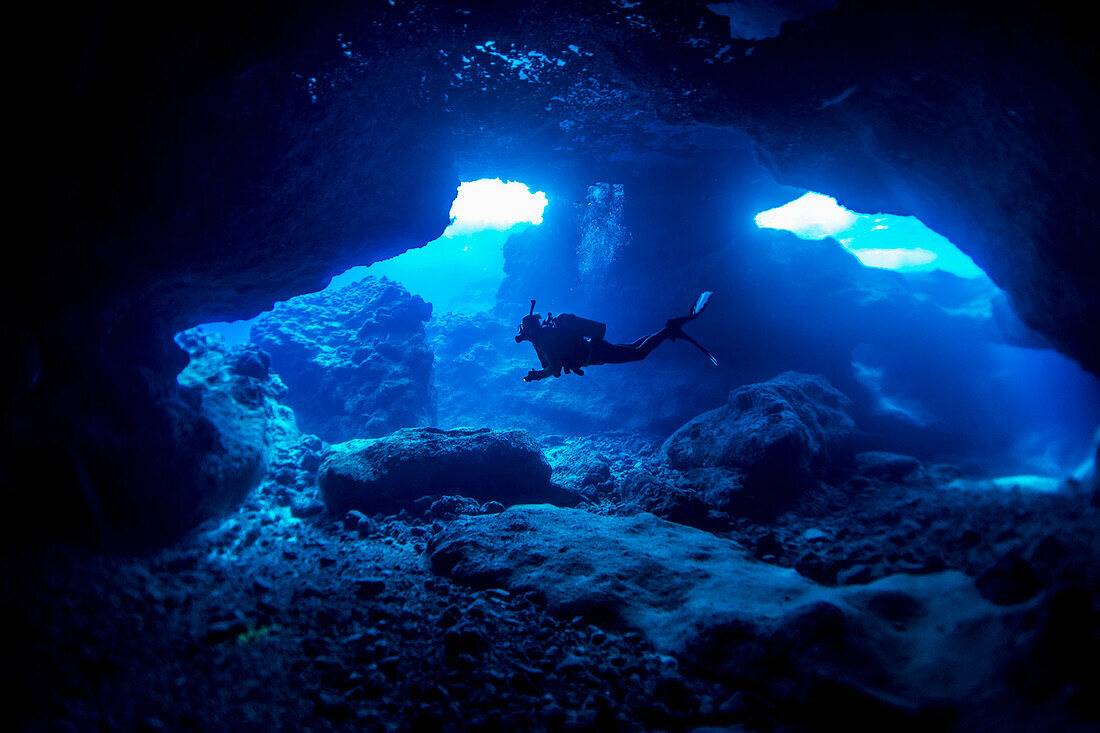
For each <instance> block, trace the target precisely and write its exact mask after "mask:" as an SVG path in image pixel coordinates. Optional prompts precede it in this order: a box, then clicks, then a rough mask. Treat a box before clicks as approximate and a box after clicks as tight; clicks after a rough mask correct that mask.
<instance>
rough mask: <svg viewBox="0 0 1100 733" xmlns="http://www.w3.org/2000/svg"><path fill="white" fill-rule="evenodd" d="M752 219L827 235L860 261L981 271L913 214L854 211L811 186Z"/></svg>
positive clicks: (804, 234) (961, 273) (972, 274)
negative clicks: (792, 198) (800, 194)
mask: <svg viewBox="0 0 1100 733" xmlns="http://www.w3.org/2000/svg"><path fill="white" fill-rule="evenodd" d="M755 221H756V225H757V226H759V227H761V228H769V229H785V230H787V231H789V232H792V233H794V234H795V235H797V236H798V237H800V238H802V239H825V238H827V237H832V238H833V239H835V240H836V241H837V242H838V243H839V244H840V245H841V246H842V247H843V248H844V249H845V251H847V252H849V253H850V254H851V255H852V256H853V257H855V258H856V259H857V260H859V261H860V263H861V264H863V265H864V266H866V267H879V268H882V269H886V270H897V271H899V272H929V271H932V270H943V271H944V272H950V273H951V274H953V275H957V276H958V277H962V278H967V279H976V278H984V277H986V274H985V272H984V271H983V270H982V269H981V268H980V267H978V265H976V264H975V263H974V260H972V259H971V258H970V257H969V256H967V255H966V254H965V253H964V252H962V250H960V249H959V248H958V247H957V246H955V245H954V244H953V243H951V242H950V241H949V240H948V239H947V238H946V237H944V236H943V235H941V234H938V233H937V232H934V231H932V230H931V229H929V228H928V227H927V226H925V225H924V223H923V222H921V221H920V220H919V219H917V218H916V217H913V216H895V215H892V214H860V213H856V212H853V211H850V210H848V209H846V208H844V207H843V206H841V205H840V204H838V203H837V201H836V199H834V198H832V197H831V196H826V195H824V194H821V193H817V192H815V191H807V192H806V193H804V194H803V195H802V196H800V197H798V198H797V199H795V200H793V201H791V202H789V203H787V204H784V205H783V206H779V207H776V208H774V209H768V210H767V211H762V212H760V213H759V214H757V215H756V217H755Z"/></svg>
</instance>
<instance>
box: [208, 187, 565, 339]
mask: <svg viewBox="0 0 1100 733" xmlns="http://www.w3.org/2000/svg"><path fill="white" fill-rule="evenodd" d="M547 203H548V199H547V196H546V193H545V192H542V191H531V190H530V188H529V187H528V186H527V185H526V184H524V183H521V182H519V181H503V180H502V179H500V178H479V179H476V180H472V181H464V182H462V183H460V184H459V186H458V190H457V192H456V194H455V199H454V202H453V203H452V205H451V210H450V218H451V223H450V225H448V227H447V228H446V229H445V230H444V232H443V234H441V235H440V236H439V237H438V238H437V239H435V240H433V241H431V242H428V243H427V244H425V245H424V246H423V247H419V248H414V249H409V250H407V251H405V252H403V253H401V254H399V255H396V256H394V257H391V258H389V259H386V260H381V261H378V262H374V263H372V264H369V265H357V266H355V267H351V268H349V269H347V270H345V271H343V272H341V273H340V274H338V275H335V276H334V277H332V279H331V280H330V281H329V283H328V285H327V286H325V288H324V289H323V290H322V292H332V291H335V290H339V289H340V288H343V287H346V286H347V285H349V284H351V283H355V282H358V281H359V280H362V279H363V278H364V277H372V276H373V277H386V278H389V279H390V280H393V281H395V282H398V283H400V284H401V285H402V286H404V288H405V289H406V290H408V291H409V292H410V293H412V294H413V295H417V296H420V297H421V298H423V299H424V300H425V301H427V302H428V303H431V304H432V306H433V308H434V309H435V310H436V312H447V311H453V310H464V311H468V312H477V311H483V310H488V309H491V308H492V307H493V306H494V305H495V304H496V297H497V289H498V288H499V287H500V283H501V281H502V280H503V279H504V254H503V247H504V244H505V242H507V241H508V238H509V237H511V236H513V235H515V234H519V233H521V232H523V231H524V230H526V229H527V228H528V227H531V226H538V225H539V224H541V223H542V219H543V211H544V210H545V208H546V206H547ZM262 315H263V314H257V315H256V316H253V317H252V318H248V319H244V320H239V321H220V322H211V323H204V324H200V325H199V326H198V328H201V329H202V330H204V331H206V332H208V333H213V334H217V335H218V336H220V337H221V338H222V339H223V340H224V341H225V342H226V343H227V344H230V345H239V344H245V343H247V342H248V340H249V330H250V329H251V328H252V326H253V324H255V323H256V321H257V319H258V318H260V316H262Z"/></svg>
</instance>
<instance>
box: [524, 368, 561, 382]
mask: <svg viewBox="0 0 1100 733" xmlns="http://www.w3.org/2000/svg"><path fill="white" fill-rule="evenodd" d="M560 376H561V367H560V366H559V367H556V368H552V367H546V368H545V369H532V370H531V371H529V372H527V376H526V377H524V378H523V381H525V382H537V381H539V380H540V379H546V378H547V377H560Z"/></svg>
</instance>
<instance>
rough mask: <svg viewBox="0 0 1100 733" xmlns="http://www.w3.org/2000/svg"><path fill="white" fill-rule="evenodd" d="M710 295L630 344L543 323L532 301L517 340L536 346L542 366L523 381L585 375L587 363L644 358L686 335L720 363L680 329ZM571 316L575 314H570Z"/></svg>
mask: <svg viewBox="0 0 1100 733" xmlns="http://www.w3.org/2000/svg"><path fill="white" fill-rule="evenodd" d="M711 295H712V293H710V292H704V293H703V294H702V295H700V296H699V298H697V299H696V301H695V304H694V305H693V306H692V308H691V312H690V313H689V314H688V315H687V316H683V317H679V318H670V319H669V320H668V322H667V323H666V324H665V327H664V328H662V329H661V330H660V331H656V332H654V333H651V334H649V335H648V336H643V337H642V338H640V339H638V340H637V341H634V342H633V343H629V344H613V343H610V342H608V341H606V340H605V339H603V338H592V337H588V338H586V337H585V336H584V335H583V334H581V333H579V332H577V331H575V330H571V329H569V328H559V327H556V326H554V325H549V324H541V323H540V322H539V317H538V315H537V314H535V313H534V309H535V306H534V301H532V302H531V311H532V314H531V315H528V316H527V317H526V318H524V319H523V323H522V324H521V326H520V333H519V335H518V336H516V343H519V342H521V341H530V342H531V345H532V346H534V347H535V353H537V354H538V357H539V362H540V363H541V364H542V369H537V370H536V369H532V370H531V371H530V372H528V373H527V376H526V377H524V381H525V382H533V381H537V380H539V379H545V378H546V377H560V376H561V373H562V370H565V372H566V374H568V373H569V372H573V373H574V374H581V375H583V374H584V372H583V371H582V370H583V369H584V367H588V366H599V365H601V364H624V363H627V362H631V361H641V360H642V359H644V358H646V357H647V356H649V354H650V352H652V351H653V350H654V349H655V348H657V347H658V346H660V345H661V344H662V343H664V342H665V341H666V340H669V339H671V340H673V341H675V340H676V339H677V338H684V339H686V340H688V341H689V342H691V343H693V344H695V346H697V347H699V349H701V350H702V351H703V353H705V354H706V355H707V357H708V358H709V359H710V360H711V362H712V363H713V364H715V365H717V364H718V361H717V360H716V359H715V358H714V357H713V356H711V354H710V352H708V351H707V350H706V349H704V348H703V347H702V346H700V345H699V343H698V342H696V341H695V340H694V339H692V338H691V337H689V336H688V335H687V334H685V333H684V332H683V331H682V330H681V327H682V326H683V325H684V324H685V323H687V322H688V321H691V320H693V319H694V318H695V317H696V316H698V315H699V314H700V313H701V312H702V311H703V309H704V308H705V307H706V305H707V302H708V301H709V300H710V296H711ZM561 318H563V317H562V316H559V320H560V319H561ZM568 318H573V317H572V316H568ZM589 323H592V322H589ZM596 325H597V326H599V331H598V333H601V334H602V333H603V326H602V324H596ZM593 335H595V334H593Z"/></svg>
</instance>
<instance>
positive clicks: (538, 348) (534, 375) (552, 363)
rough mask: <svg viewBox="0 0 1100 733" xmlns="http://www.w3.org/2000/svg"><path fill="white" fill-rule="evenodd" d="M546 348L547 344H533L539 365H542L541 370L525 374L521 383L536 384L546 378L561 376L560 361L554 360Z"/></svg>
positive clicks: (533, 370)
mask: <svg viewBox="0 0 1100 733" xmlns="http://www.w3.org/2000/svg"><path fill="white" fill-rule="evenodd" d="M548 346H549V344H545V343H540V344H535V353H536V354H538V357H539V363H540V364H542V369H532V370H531V371H529V372H527V376H526V377H524V378H523V381H525V382H537V381H538V380H540V379H546V378H547V377H551V376H553V377H560V376H561V359H556V358H554V355H552V354H551V353H549V352H548V349H547V347H548Z"/></svg>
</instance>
